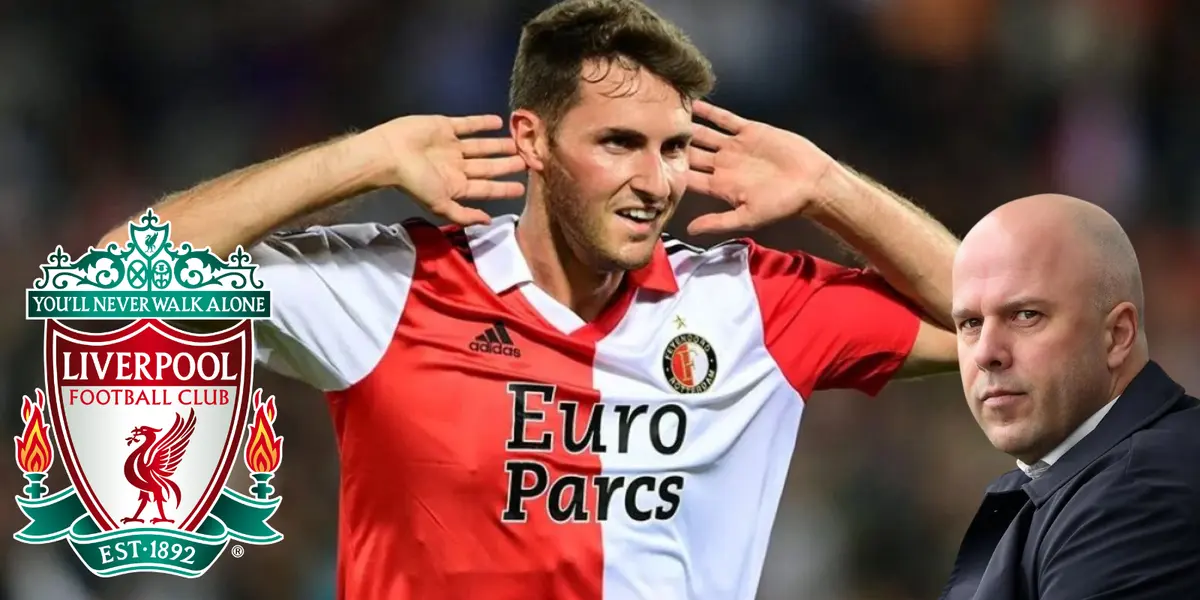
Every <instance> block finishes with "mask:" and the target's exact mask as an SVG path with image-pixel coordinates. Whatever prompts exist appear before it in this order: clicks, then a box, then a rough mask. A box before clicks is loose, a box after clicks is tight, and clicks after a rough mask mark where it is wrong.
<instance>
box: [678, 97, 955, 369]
mask: <svg viewBox="0 0 1200 600" xmlns="http://www.w3.org/2000/svg"><path fill="white" fill-rule="evenodd" d="M694 108H695V112H696V115H697V116H699V117H701V118H703V119H705V120H707V121H710V122H711V123H713V124H714V125H716V126H717V127H719V128H720V130H718V129H716V128H714V127H709V126H706V125H702V124H699V123H697V124H696V125H695V127H694V128H693V133H694V135H695V138H694V140H693V146H692V148H690V149H689V152H688V158H689V161H690V163H691V171H690V172H689V174H688V186H689V187H690V188H691V189H694V190H695V191H698V192H700V193H702V194H705V195H709V196H713V197H716V198H719V199H722V200H724V201H726V202H728V203H729V204H730V206H731V207H732V210H729V211H726V212H722V213H714V214H707V215H703V216H700V217H698V218H696V219H695V220H694V221H692V222H691V223H690V224H689V226H688V231H689V232H691V233H729V232H733V231H747V230H753V229H756V228H759V227H762V226H764V225H767V224H770V223H773V222H776V221H781V220H784V219H791V218H796V217H805V218H808V219H811V220H813V221H815V222H817V223H818V224H820V225H822V226H824V227H825V228H826V229H828V230H830V231H832V232H833V233H834V234H835V235H837V236H838V237H840V238H841V239H842V240H843V241H845V242H846V243H848V244H849V245H850V246H852V247H853V248H854V249H855V250H857V251H858V252H859V253H861V254H862V255H863V256H864V257H865V258H866V259H867V260H868V261H870V264H871V265H872V268H873V269H874V270H876V271H877V272H878V274H879V275H880V276H881V277H882V280H883V281H884V282H886V283H887V284H888V285H890V286H891V287H892V288H893V289H894V290H895V291H896V292H898V293H899V295H900V296H901V297H903V298H904V299H905V300H907V301H908V302H911V303H912V304H913V305H915V306H916V307H918V308H919V310H920V311H921V312H922V314H923V316H924V319H923V321H922V322H921V324H920V327H919V329H920V331H919V333H918V334H917V335H916V337H915V342H914V343H910V344H909V347H908V348H907V350H908V354H907V357H906V360H905V362H904V365H903V368H902V369H901V370H900V372H899V373H898V375H899V376H901V377H904V376H911V375H924V374H928V373H933V372H940V371H949V370H952V369H953V368H954V367H955V366H956V365H957V358H956V352H955V350H956V344H955V339H954V335H953V334H952V333H950V332H951V331H952V330H953V323H952V321H951V319H950V274H951V269H952V263H953V261H954V252H955V250H956V249H957V247H958V241H957V240H956V239H955V237H954V236H953V235H952V234H951V233H950V232H949V231H948V230H946V228H945V227H943V226H942V225H941V224H940V223H938V222H937V221H936V220H934V219H932V218H931V217H930V216H929V215H927V214H925V212H924V211H922V210H920V209H919V208H917V207H916V206H914V205H913V204H912V203H910V202H908V201H907V200H904V199H903V198H900V197H899V196H897V195H895V194H893V193H891V192H889V191H888V190H887V189H886V188H884V187H883V186H880V185H878V184H875V183H874V182H872V181H870V180H868V179H867V178H865V177H863V176H861V175H859V174H857V173H854V172H853V171H852V170H850V169H849V168H847V167H845V166H843V165H841V164H839V163H838V162H837V161H835V160H834V159H832V158H831V157H830V156H829V155H828V154H826V153H825V152H823V151H822V150H821V149H820V148H817V147H816V146H815V145H814V144H813V143H812V142H810V141H808V140H807V139H805V138H804V137H802V136H800V135H797V134H795V133H792V132H790V131H786V130H783V129H779V128H777V127H772V126H770V125H767V124H765V123H760V122H756V121H751V120H749V119H746V118H743V117H741V116H738V115H736V114H734V113H732V112H730V111H728V110H725V109H722V108H719V107H716V106H713V105H711V104H708V103H706V102H696V103H695V104H694ZM858 318H860V319H864V320H866V321H869V322H871V323H873V324H879V325H880V326H881V327H886V324H883V323H880V319H879V318H877V317H875V316H874V315H871V314H862V315H859V316H858Z"/></svg>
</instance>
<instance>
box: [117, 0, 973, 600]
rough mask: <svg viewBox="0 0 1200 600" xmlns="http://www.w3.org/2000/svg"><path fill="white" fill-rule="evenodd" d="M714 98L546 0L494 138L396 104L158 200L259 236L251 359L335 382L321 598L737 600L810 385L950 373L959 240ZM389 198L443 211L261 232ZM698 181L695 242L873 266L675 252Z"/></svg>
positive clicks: (183, 233) (674, 57) (644, 15)
mask: <svg viewBox="0 0 1200 600" xmlns="http://www.w3.org/2000/svg"><path fill="white" fill-rule="evenodd" d="M712 81H713V76H712V73H711V68H710V66H709V63H708V61H707V60H706V59H705V58H704V57H703V56H702V55H701V53H700V52H699V51H698V50H697V49H696V48H695V47H694V46H693V45H692V44H691V43H690V42H689V41H688V40H687V38H686V37H685V36H684V35H683V34H682V33H681V32H680V31H679V30H678V29H677V28H676V27H675V26H674V25H672V24H670V23H668V22H666V21H664V20H663V19H661V18H660V17H659V16H657V15H656V14H654V13H653V12H651V11H650V10H649V9H647V8H646V7H645V6H643V5H642V4H640V3H639V2H637V1H636V0H568V1H567V2H564V3H561V4H558V5H556V6H553V7H551V8H549V9H547V10H546V11H545V12H543V13H542V14H540V15H539V16H537V17H536V18H534V19H533V20H531V21H530V22H529V23H528V24H526V26H525V28H524V30H523V33H522V37H521V43H520V48H519V50H518V54H517V57H516V64H515V66H514V69H513V73H512V86H511V102H512V109H513V110H512V113H511V116H510V118H509V121H508V126H509V129H510V134H511V136H510V137H507V138H503V139H499V138H487V137H470V136H471V135H472V134H477V133H481V132H485V131H488V130H496V129H500V128H501V127H502V125H503V121H502V119H501V118H500V117H498V116H486V115H485V116H471V117H445V116H409V117H403V118H399V119H396V120H393V121H390V122H388V123H385V124H382V125H379V126H377V127H375V128H373V129H371V130H368V131H366V132H363V133H359V134H356V135H352V136H347V137H342V138H339V139H335V140H332V141H330V142H328V143H325V144H321V145H318V146H316V147H312V148H308V149H305V150H301V151H298V152H296V153H293V154H291V155H288V156H285V157H282V158H279V159H276V160H273V161H270V162H267V163H265V164H261V165H257V166H253V167H250V168H247V169H244V170H241V171H237V172H234V173H231V174H228V175H226V176H224V177H221V178H218V179H215V180H213V181H209V182H207V183H204V184H202V185H200V186H198V187H196V188H194V189H191V190H188V191H185V192H182V193H178V194H174V195H173V196H171V197H169V198H167V199H166V200H164V201H163V202H162V203H160V204H159V205H158V206H157V207H156V209H157V211H158V212H159V214H160V215H161V216H162V217H163V218H165V219H168V220H170V221H171V223H172V227H173V230H174V234H173V235H174V237H175V238H176V239H179V240H181V241H190V242H192V243H193V244H194V245H197V246H205V245H208V246H210V247H211V248H212V249H213V250H214V251H216V252H218V253H221V254H222V255H225V254H226V253H229V252H231V251H232V250H234V249H235V247H237V246H238V245H244V246H247V247H252V248H251V250H252V254H253V256H254V258H255V260H256V261H257V262H258V263H259V264H260V265H261V266H260V268H259V273H260V275H261V277H262V279H263V280H264V282H265V283H266V284H267V285H268V286H269V288H270V289H271V290H272V292H273V293H272V298H273V301H274V306H273V313H274V317H273V319H271V320H270V321H269V322H262V323H259V325H258V328H257V330H256V335H257V342H258V352H259V360H260V361H261V362H262V363H263V364H265V365H266V366H267V367H268V368H271V369H274V370H277V371H279V372H282V373H284V374H287V375H290V376H292V377H296V378H299V379H301V380H303V381H305V382H307V383H308V384H311V385H312V386H314V387H316V388H319V389H320V390H322V391H324V392H326V393H327V394H328V397H329V404H330V407H331V411H332V415H333V421H334V425H335V430H336V435H337V440H338V444H339V448H340V460H341V490H340V498H341V500H340V508H339V558H338V594H339V596H340V597H343V598H353V599H355V600H368V599H375V598H380V599H383V598H388V599H404V598H438V599H448V598H449V599H454V598H462V599H471V600H475V599H484V598H486V599H489V600H497V599H514V600H516V599H519V600H533V599H542V598H554V599H579V600H590V599H600V598H619V599H628V598H645V599H656V600H657V599H668V598H690V599H696V600H698V599H713V600H717V599H720V600H727V599H730V598H752V597H753V596H754V595H755V592H756V588H757V585H758V579H759V576H760V572H761V569H762V564H763V558H764V555H765V554H766V550H767V541H768V537H769V534H770V530H771V526H772V522H773V520H774V517H775V512H776V508H777V506H778V503H779V498H780V493H781V490H782V487H783V483H784V478H785V474H786V472H787V470H788V463H789V459H790V457H791V455H792V451H793V446H794V443H795V440H796V435H797V431H798V427H799V424H800V418H801V414H802V413H803V410H804V403H805V401H806V399H807V398H809V396H810V395H811V394H812V393H813V392H814V391H815V390H819V389H827V388H852V389H857V390H861V391H863V392H865V393H867V394H875V393H877V392H878V391H879V390H880V388H882V387H883V386H884V385H885V384H886V383H887V382H888V381H889V380H891V379H893V378H895V377H901V376H911V375H917V374H924V373H930V372H934V371H937V370H941V369H946V370H953V369H954V368H955V366H956V364H957V363H956V359H955V354H954V352H955V339H954V336H953V334H951V333H949V332H948V331H946V330H944V329H942V328H941V326H940V324H941V323H944V322H945V321H946V320H948V317H949V289H950V285H949V281H950V270H951V263H952V260H953V253H954V250H955V247H956V240H955V239H954V237H953V236H952V235H950V233H949V232H947V231H946V230H945V229H944V228H943V227H941V226H940V225H939V224H937V223H936V222H935V221H933V220H932V219H930V218H929V217H928V216H926V215H925V214H923V213H922V212H921V211H919V210H917V209H916V208H914V207H913V206H912V205H910V204H908V203H906V202H905V201H903V200H901V199H899V198H897V197H895V196H893V195H892V194H890V193H889V192H887V191H886V190H884V189H882V188H881V187H879V186H877V185H875V184H873V183H871V182H869V181H867V180H866V179H864V178H862V177H860V176H858V175H857V174H855V173H854V172H852V171H851V170H849V169H847V168H845V167H843V166H842V165H840V164H839V163H838V162H837V161H835V160H833V159H831V158H830V157H829V156H827V155H826V154H825V153H823V152H822V151H821V150H819V149H818V148H817V147H815V146H814V145H812V144H811V143H809V142H808V141H807V140H805V139H804V138H802V137H800V136H798V135H795V134H792V133H789V132H786V131H782V130H780V129H776V128H773V127H770V126H768V125H765V124H762V123H757V122H752V121H749V120H746V119H744V118H742V117H739V116H737V115H734V114H732V113H730V112H727V111H725V110H723V109H720V108H717V107H715V106H712V105H710V104H707V103H705V102H703V101H701V100H700V98H702V97H703V96H704V95H706V94H707V93H708V92H709V91H710V89H711V87H712ZM693 112H694V114H695V115H697V116H699V117H701V118H702V119H703V120H705V121H708V122H709V123H712V124H713V125H714V126H715V127H709V126H704V125H700V124H695V123H693V121H692V118H693ZM520 171H527V172H528V191H527V192H526V189H525V186H524V185H522V184H520V183H516V182H511V181H499V180H497V178H500V177H502V176H504V175H508V174H512V173H516V172H520ZM383 187H397V188H400V189H403V190H404V191H405V192H407V193H408V195H410V196H412V197H413V198H414V199H415V200H416V201H417V202H419V203H421V205H422V206H424V207H425V208H426V209H428V210H429V211H431V212H433V213H434V214H437V215H440V216H441V217H444V218H445V219H447V220H449V221H451V222H452V224H451V225H447V226H445V227H437V226H434V225H431V224H429V223H427V222H424V221H421V220H412V221H408V222H405V223H403V224H400V225H381V224H353V225H335V226H314V227H311V228H308V229H307V230H305V231H301V232H297V233H290V234H280V233H272V232H276V231H278V230H279V229H280V228H281V227H283V226H284V225H285V224H287V223H289V222H291V221H293V220H295V219H296V218H298V217H299V216H302V215H306V214H309V213H312V212H314V211H318V210H322V209H324V208H327V207H329V206H331V205H333V204H335V203H338V202H340V201H342V200H344V199H346V198H349V197H352V196H355V195H358V194H360V193H363V192H366V191H368V190H372V189H377V188H383ZM689 187H690V188H691V189H693V190H695V191H698V192H700V193H703V194H707V195H710V196H714V197H717V198H721V199H723V200H726V201H728V203H729V204H730V205H731V210H729V211H727V212H722V213H718V214H711V215H705V216H702V217H699V218H697V219H696V220H694V221H693V222H692V223H691V224H690V225H689V228H688V229H689V231H690V232H692V233H717V232H733V231H744V230H752V229H755V228H757V227H760V226H762V225H765V224H767V223H771V222H775V221H778V220H782V219H791V218H797V217H799V216H803V217H806V218H809V219H812V220H814V221H816V222H818V223H820V224H822V225H823V226H825V227H826V228H828V229H830V230H832V231H833V232H834V233H835V234H837V235H839V236H840V237H841V238H842V239H844V240H845V241H846V242H848V243H849V244H851V245H853V246H854V247H855V248H857V249H858V251H859V252H861V253H862V254H863V256H864V257H865V258H867V259H868V260H869V261H870V262H871V263H872V267H873V268H872V269H870V270H862V269H852V268H846V267H842V266H839V265H836V264H833V263H831V262H828V261H825V260H822V259H819V258H816V257H813V256H810V255H806V254H803V253H799V252H787V253H785V252H780V251H775V250H771V249H768V248H764V247H761V246H759V245H756V244H755V243H753V242H751V241H747V240H734V241H730V242H727V243H724V244H720V245H718V246H715V247H712V248H709V249H700V248H695V247H693V246H690V245H688V244H685V243H683V242H680V241H678V240H673V239H670V238H667V237H665V236H663V229H664V227H665V226H666V224H667V222H668V220H669V219H670V218H671V215H672V213H674V212H675V210H676V208H677V207H678V204H679V201H680V198H681V197H682V196H683V194H684V191H685V189H687V188H689ZM520 195H524V196H525V208H524V211H523V213H522V214H521V215H520V217H519V218H518V217H515V216H512V215H508V216H501V217H492V218H490V217H489V216H488V215H487V214H486V213H484V212H483V211H481V210H478V209H476V208H469V207H467V206H464V205H462V204H460V203H459V202H460V201H461V200H467V199H488V198H504V197H516V196H520ZM126 238H127V234H126V233H125V231H124V230H123V229H118V230H116V231H113V232H112V233H110V234H109V235H108V236H107V237H106V238H105V239H104V240H103V242H102V243H104V244H106V243H108V242H109V241H118V242H122V243H123V242H124V241H125V240H126Z"/></svg>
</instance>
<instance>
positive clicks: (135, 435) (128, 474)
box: [121, 409, 196, 524]
mask: <svg viewBox="0 0 1200 600" xmlns="http://www.w3.org/2000/svg"><path fill="white" fill-rule="evenodd" d="M160 431H162V430H161V429H155V428H153V427H148V426H146V425H141V426H138V427H134V428H133V431H132V432H131V433H130V435H129V437H127V438H125V445H127V446H128V445H132V444H134V443H138V442H140V444H141V445H139V446H138V447H137V448H135V449H134V451H133V453H131V454H130V455H129V458H127V459H125V479H127V480H129V483H130V484H131V485H133V487H135V488H137V489H138V490H140V492H139V493H138V508H137V512H135V513H133V516H132V517H125V518H123V519H121V523H122V524H125V523H144V522H145V521H143V520H142V519H141V515H142V511H143V510H145V509H146V504H148V503H149V502H151V501H153V502H154V504H156V505H157V506H158V517H157V518H154V519H151V521H150V522H151V523H152V524H153V523H174V522H175V521H174V520H172V519H168V518H167V515H166V513H165V512H164V510H163V502H165V501H168V500H171V499H172V498H173V499H174V500H175V508H179V503H180V500H181V499H180V497H179V485H177V484H176V483H175V482H174V481H171V477H172V476H173V475H175V469H176V468H177V467H179V462H180V461H181V460H183V453H184V452H186V451H187V447H188V442H190V441H191V440H192V433H193V432H195V431H196V411H195V409H192V410H191V412H190V414H189V415H188V418H187V420H186V421H184V419H183V416H182V415H179V414H177V415H175V423H174V424H173V425H171V428H170V429H168V430H167V433H166V434H164V435H163V436H162V437H161V438H160V437H158V434H159V432H160Z"/></svg>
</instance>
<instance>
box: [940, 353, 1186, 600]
mask: <svg viewBox="0 0 1200 600" xmlns="http://www.w3.org/2000/svg"><path fill="white" fill-rule="evenodd" d="M941 597H942V598H943V600H1018V599H1023V600H1118V599H1120V600H1152V599H1153V600H1159V599H1161V600H1167V599H1170V600H1187V599H1200V401H1197V400H1196V398H1193V397H1191V396H1188V395H1185V394H1184V391H1183V388H1181V387H1180V386H1179V385H1178V384H1176V383H1175V382H1174V381H1172V380H1171V378H1170V377H1168V376H1167V374H1166V373H1165V372H1163V370H1162V368H1161V367H1159V366H1158V365H1157V364H1156V363H1154V362H1150V363H1149V364H1148V365H1147V366H1146V367H1145V368H1144V369H1143V370H1142V372H1141V373H1139V374H1138V375H1137V377H1136V378H1134V380H1133V382H1132V383H1131V384H1130V385H1129V387H1128V388H1127V389H1126V390H1125V391H1124V392H1123V393H1122V394H1121V397H1120V399H1118V400H1117V402H1116V403H1115V404H1114V405H1113V407H1112V409H1111V410H1109V412H1108V414H1107V415H1105V417H1104V419H1103V420H1101V421H1100V424H1099V425H1098V426H1097V427H1096V429H1095V430H1093V431H1092V433H1090V434H1088V435H1087V436H1086V437H1084V438H1083V439H1082V440H1081V441H1080V442H1079V443H1078V444H1077V445H1075V446H1074V447H1073V448H1071V450H1070V451H1068V452H1067V453H1066V454H1065V455H1063V457H1062V458H1061V459H1059V461H1058V462H1056V463H1055V464H1054V465H1053V466H1051V467H1050V468H1049V469H1048V470H1047V471H1046V472H1045V473H1044V474H1042V475H1041V476H1040V477H1038V478H1037V479H1036V480H1030V479H1029V477H1027V476H1026V475H1025V474H1024V473H1023V472H1021V471H1020V470H1014V471H1011V472H1009V473H1006V474H1004V475H1003V476H1001V477H1000V478H999V479H997V480H996V481H995V482H993V483H992V484H991V486H989V487H988V490H987V494H986V496H985V497H984V499H983V504H982V506H980V508H979V512H978V513H976V515H975V519H974V520H973V521H972V522H971V525H970V527H969V528H968V529H967V533H966V536H965V537H964V538H963V541H962V546H961V547H960V549H959V554H958V558H957V559H956V560H955V563H954V569H953V571H952V572H951V574H950V581H949V582H948V583H947V584H946V587H945V590H944V591H943V592H942V596H941Z"/></svg>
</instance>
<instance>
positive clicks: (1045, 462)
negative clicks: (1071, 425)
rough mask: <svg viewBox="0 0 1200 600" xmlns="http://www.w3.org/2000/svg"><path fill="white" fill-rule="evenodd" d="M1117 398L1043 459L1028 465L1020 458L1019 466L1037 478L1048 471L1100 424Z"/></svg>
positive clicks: (1089, 418)
mask: <svg viewBox="0 0 1200 600" xmlns="http://www.w3.org/2000/svg"><path fill="white" fill-rule="evenodd" d="M1117 398H1120V396H1117ZM1117 398H1113V399H1112V400H1111V401H1109V403H1108V404H1105V405H1104V406H1103V407H1101V408H1100V410H1098V411H1096V412H1095V413H1093V414H1092V416H1090V417H1088V418H1087V420H1086V421H1084V422H1083V424H1082V425H1080V426H1079V427H1078V428H1077V429H1076V430H1075V431H1074V432H1072V433H1071V435H1068V436H1067V439H1065V440H1063V441H1062V443H1061V444H1059V445H1058V446H1057V447H1056V448H1055V449H1053V450H1051V451H1050V453H1049V454H1047V455H1046V456H1043V457H1042V459H1041V460H1039V461H1037V462H1035V463H1033V464H1032V465H1027V464H1025V463H1023V462H1021V461H1019V460H1018V461H1017V466H1018V467H1020V469H1021V470H1022V471H1024V472H1025V474H1026V475H1028V476H1029V477H1030V478H1032V479H1037V478H1038V477H1039V476H1041V474H1042V473H1044V472H1045V471H1046V469H1049V468H1050V467H1051V466H1053V465H1054V463H1056V462H1058V459H1060V458H1062V457H1063V455H1064V454H1066V453H1067V451H1068V450H1070V449H1071V448H1073V447H1074V446H1075V444H1078V443H1079V440H1082V439H1083V438H1085V437H1087V434H1089V433H1091V432H1092V430H1093V429H1095V428H1096V426H1097V425H1099V424H1100V421H1102V420H1104V415H1107V414H1108V411H1109V410H1110V409H1111V408H1112V407H1113V405H1114V404H1116V403H1117Z"/></svg>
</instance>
